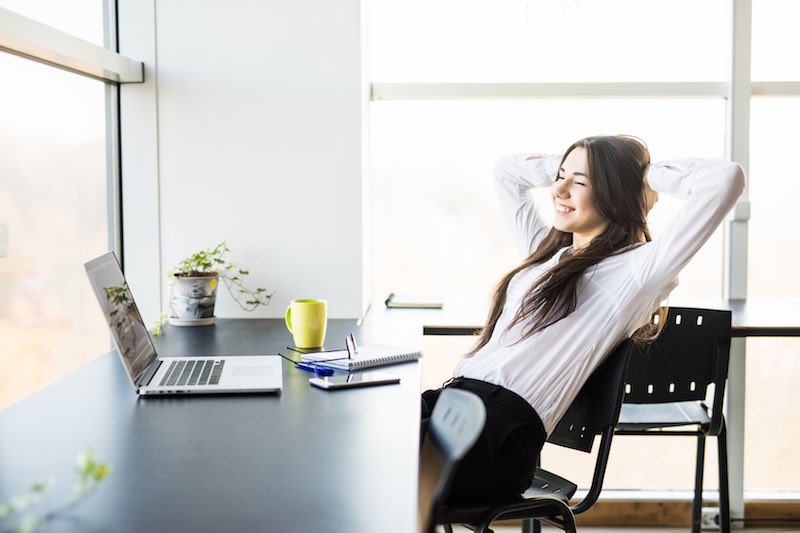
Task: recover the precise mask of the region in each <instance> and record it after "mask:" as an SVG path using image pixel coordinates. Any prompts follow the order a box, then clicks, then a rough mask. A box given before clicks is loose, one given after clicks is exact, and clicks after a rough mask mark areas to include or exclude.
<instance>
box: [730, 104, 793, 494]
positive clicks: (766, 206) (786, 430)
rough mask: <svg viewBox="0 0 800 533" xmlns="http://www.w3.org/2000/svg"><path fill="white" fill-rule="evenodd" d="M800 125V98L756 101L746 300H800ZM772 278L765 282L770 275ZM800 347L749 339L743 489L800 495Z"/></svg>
mask: <svg viewBox="0 0 800 533" xmlns="http://www.w3.org/2000/svg"><path fill="white" fill-rule="evenodd" d="M798 120H800V96H798V97H787V98H764V97H761V98H753V102H752V105H751V138H750V147H751V159H750V161H751V163H750V201H751V205H752V207H751V218H750V224H749V228H750V232H749V241H750V242H749V248H748V288H747V290H748V297H751V298H787V297H789V298H798V297H800V280H798V277H797V260H798V259H800V257H798V252H799V251H800V246H798V238H797V205H796V202H797V198H799V197H800V174H799V173H798V169H800V155H798V153H797V149H796V140H795V138H793V136H792V135H791V133H789V132H788V131H787V130H786V128H785V126H784V125H785V124H794V123H796V122H797V121H798ZM767 272H768V273H769V274H768V275H764V274H765V273H767ZM798 379H800V340H798V339H748V341H747V383H746V396H745V406H746V410H745V430H746V433H745V460H744V468H745V488H746V489H747V490H751V491H760V492H763V491H769V492H772V491H781V490H783V491H786V490H792V491H800V467H798V466H796V465H795V464H794V463H793V462H791V461H775V460H774V458H775V457H788V455H787V454H789V453H791V452H792V451H793V450H794V449H795V447H796V444H797V442H798V440H800V435H799V434H798V431H797V425H796V424H793V423H791V421H792V420H795V419H796V416H797V414H796V410H795V408H794V406H795V405H797V401H798V400H800V393H798V389H797V380H798Z"/></svg>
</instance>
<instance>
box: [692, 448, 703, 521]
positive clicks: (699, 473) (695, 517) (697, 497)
mask: <svg viewBox="0 0 800 533" xmlns="http://www.w3.org/2000/svg"><path fill="white" fill-rule="evenodd" d="M705 458H706V436H705V435H703V434H702V433H701V434H699V435H698V436H697V466H696V469H695V474H694V502H693V503H692V533H700V515H701V513H702V510H703V465H704V463H705Z"/></svg>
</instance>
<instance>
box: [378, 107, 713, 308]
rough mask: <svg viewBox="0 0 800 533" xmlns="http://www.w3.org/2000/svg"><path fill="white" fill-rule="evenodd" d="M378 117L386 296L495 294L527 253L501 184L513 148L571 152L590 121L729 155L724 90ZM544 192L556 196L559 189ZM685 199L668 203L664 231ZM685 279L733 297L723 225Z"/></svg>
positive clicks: (685, 283)
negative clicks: (501, 197)
mask: <svg viewBox="0 0 800 533" xmlns="http://www.w3.org/2000/svg"><path fill="white" fill-rule="evenodd" d="M371 115H372V124H371V161H372V167H371V175H372V177H373V182H372V186H373V188H374V189H373V195H374V206H373V207H374V208H373V226H372V228H373V231H374V238H375V240H374V248H375V249H374V261H375V263H374V275H373V283H374V285H373V295H374V296H375V298H376V299H378V298H379V297H380V296H381V295H384V296H385V295H386V294H388V293H389V292H392V291H395V292H404V293H409V292H412V293H423V294H431V295H433V294H435V295H437V296H444V297H450V298H453V297H456V298H461V297H473V298H474V297H478V298H480V297H485V296H486V295H488V294H489V292H490V291H491V289H492V287H493V285H494V283H495V282H496V281H497V279H498V278H499V277H500V276H501V275H502V274H504V273H505V272H506V271H508V270H510V269H511V268H513V266H516V264H518V263H519V261H521V259H522V257H521V255H520V253H519V252H518V251H517V250H516V249H515V248H514V247H513V245H512V243H511V238H510V235H509V232H508V229H507V228H506V227H505V223H504V220H503V219H502V218H501V213H500V212H499V208H498V204H497V199H496V195H495V191H494V188H493V179H492V177H493V167H494V164H495V162H496V160H497V158H498V157H500V156H502V155H505V154H506V153H510V152H515V151H518V152H526V151H542V152H547V153H558V152H563V150H565V149H566V148H567V147H568V146H569V145H570V144H571V143H572V142H573V141H574V140H575V139H574V138H573V137H572V136H574V135H575V131H577V130H581V131H586V132H589V133H591V134H596V133H616V132H625V133H631V134H635V135H637V136H639V137H641V138H643V139H644V140H645V141H646V142H647V143H648V145H649V146H650V149H651V153H652V156H653V158H654V159H669V158H672V157H678V156H679V155H680V154H687V153H691V154H695V155H698V156H705V157H723V156H724V135H725V134H724V124H725V104H724V101H723V100H721V99H680V100H652V99H639V100H603V101H597V100H572V99H558V100H549V99H548V100H529V101H517V100H511V101H446V102H439V101H434V102H428V101H423V102H417V101H389V102H383V101H379V102H374V103H373V105H372V111H371ZM676 132H680V133H679V134H678V133H676ZM538 194H540V195H541V200H543V201H545V202H546V198H547V190H546V189H544V190H542V191H541V192H540V193H538ZM545 205H547V204H546V203H545ZM679 206H680V202H676V201H674V200H671V199H669V198H666V197H664V198H663V199H662V200H660V201H659V203H658V204H657V206H656V208H655V209H654V211H653V213H652V216H651V223H652V230H653V232H654V233H655V234H658V231H659V229H660V228H663V227H664V226H665V224H667V223H668V222H669V220H671V218H672V216H673V215H674V214H675V213H676V211H677V209H678V208H679ZM545 211H546V208H545ZM401 221H402V222H401ZM420 258H424V260H420ZM681 278H682V282H681V286H680V288H679V290H678V291H676V293H675V294H676V297H680V296H681V295H686V294H688V295H690V296H701V297H716V298H719V297H721V296H722V237H721V232H718V234H717V235H716V236H714V237H713V238H712V239H711V240H710V241H709V242H708V243H707V244H706V246H705V247H704V249H703V250H702V251H701V252H700V254H699V255H698V256H697V258H696V259H695V261H693V262H692V265H691V266H690V267H689V268H687V269H686V270H685V271H684V273H683V275H682V276H681Z"/></svg>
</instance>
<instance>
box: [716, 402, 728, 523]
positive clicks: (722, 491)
mask: <svg viewBox="0 0 800 533" xmlns="http://www.w3.org/2000/svg"><path fill="white" fill-rule="evenodd" d="M717 460H718V461H719V527H720V531H721V533H730V531H731V501H730V489H729V488H728V432H727V431H726V428H725V419H724V418H723V419H722V430H721V431H720V433H719V435H718V436H717Z"/></svg>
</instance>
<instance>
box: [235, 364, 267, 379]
mask: <svg viewBox="0 0 800 533" xmlns="http://www.w3.org/2000/svg"><path fill="white" fill-rule="evenodd" d="M274 372H275V367H274V366H272V365H237V366H234V367H233V376H234V377H253V376H269V375H271V374H273V373H274Z"/></svg>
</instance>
